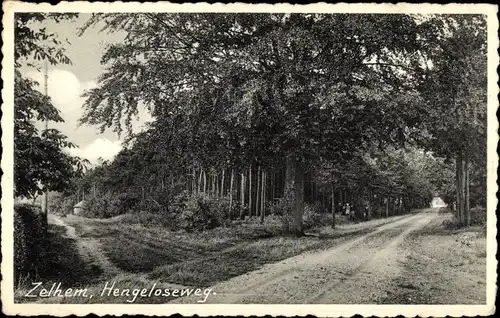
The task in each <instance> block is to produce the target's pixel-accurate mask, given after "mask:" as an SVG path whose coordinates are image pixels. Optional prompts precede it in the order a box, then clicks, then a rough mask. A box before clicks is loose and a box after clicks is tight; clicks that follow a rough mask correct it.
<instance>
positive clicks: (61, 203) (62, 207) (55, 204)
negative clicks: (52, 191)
mask: <svg viewBox="0 0 500 318" xmlns="http://www.w3.org/2000/svg"><path fill="white" fill-rule="evenodd" d="M77 203H78V202H77V200H76V198H75V197H74V196H65V195H63V194H61V193H57V194H56V195H53V196H52V197H51V198H50V201H49V211H50V213H53V214H58V215H62V216H66V215H68V214H71V213H72V212H73V206H74V205H75V204H77Z"/></svg>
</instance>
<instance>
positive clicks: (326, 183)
mask: <svg viewBox="0 0 500 318" xmlns="http://www.w3.org/2000/svg"><path fill="white" fill-rule="evenodd" d="M98 21H104V28H103V31H107V32H116V31H118V30H120V31H125V32H126V34H127V35H126V37H125V40H124V41H123V42H121V43H116V44H113V45H111V46H110V47H109V48H108V49H107V51H106V52H105V53H104V55H103V57H102V63H103V64H104V65H106V71H105V72H104V74H103V75H102V76H101V77H100V79H99V85H98V87H96V88H94V89H92V90H90V91H89V92H88V93H87V95H86V98H87V99H86V103H85V114H84V116H83V118H82V119H81V122H82V123H86V124H94V125H99V126H100V127H101V129H106V128H113V129H114V130H115V131H116V132H118V133H122V132H123V131H124V130H125V131H126V132H130V131H131V121H132V118H133V117H134V116H135V115H137V113H138V109H139V108H140V107H145V108H147V109H148V110H149V111H150V112H151V114H152V115H153V117H154V119H155V120H154V122H153V123H152V124H151V126H150V127H149V128H148V130H147V131H146V132H145V133H143V134H140V135H137V136H133V139H134V140H135V141H134V142H132V146H131V147H130V148H129V149H126V150H124V151H122V153H121V154H120V155H119V156H118V157H117V160H115V162H113V163H112V164H111V167H112V166H114V165H118V163H120V162H121V163H122V164H123V165H125V166H130V167H132V166H134V167H135V168H134V169H132V171H136V172H137V171H141V172H142V174H141V175H140V177H139V176H133V175H129V177H131V178H132V179H133V180H136V181H134V182H137V180H138V178H141V180H143V181H141V182H140V184H147V183H148V182H151V179H148V178H149V177H147V176H151V178H153V179H154V180H160V179H161V183H162V184H164V183H165V181H166V180H167V179H168V180H171V181H172V180H181V179H182V180H184V182H186V184H189V185H188V186H187V187H188V188H189V189H190V190H191V191H193V192H195V190H196V189H198V190H199V189H201V188H203V189H205V188H206V183H207V182H208V183H209V187H208V188H210V183H213V184H212V188H215V189H217V187H219V188H222V190H223V189H224V188H226V189H227V188H230V192H229V195H230V197H231V200H232V196H233V189H237V192H238V199H239V200H240V201H241V204H242V208H243V207H244V206H245V204H249V207H248V208H249V211H248V213H249V214H250V215H252V213H253V212H254V211H255V212H256V213H257V212H258V211H259V208H258V203H256V202H254V199H256V200H259V199H260V200H261V202H262V200H263V199H262V198H268V197H269V194H267V195H261V194H260V192H259V191H261V190H262V186H261V183H262V182H264V185H265V183H266V182H268V183H270V184H271V185H267V187H268V188H269V189H268V190H269V192H270V193H273V195H272V199H274V192H275V191H277V192H280V191H281V192H282V195H284V196H291V200H292V205H293V209H292V210H293V222H292V224H291V227H290V230H291V231H292V232H295V233H297V234H299V233H301V232H302V228H301V226H302V225H301V222H302V212H303V204H304V196H306V199H307V196H308V194H307V193H306V194H305V191H306V192H307V191H309V190H310V191H312V193H313V194H312V196H313V197H314V191H316V190H315V187H316V185H310V186H308V185H306V188H304V184H305V183H308V181H307V180H309V179H311V178H312V179H314V180H315V181H314V184H317V185H319V184H322V185H323V186H322V187H323V189H322V190H321V191H323V192H330V191H331V193H332V196H331V201H335V195H336V194H338V193H339V191H340V192H342V191H343V190H339V187H340V188H344V189H349V192H351V196H353V197H356V198H357V200H358V201H362V200H361V199H363V198H366V200H367V201H374V200H375V198H377V199H376V200H375V201H378V203H379V204H380V205H383V204H384V202H385V204H386V205H387V206H388V205H389V203H390V202H392V203H394V204H398V205H399V206H400V207H402V206H406V207H407V208H409V207H415V206H422V205H423V204H424V205H425V204H426V203H427V202H429V201H430V199H431V198H432V195H434V194H435V192H440V191H441V192H443V193H444V192H446V193H449V191H445V190H443V189H445V188H446V187H445V186H444V185H445V184H447V185H449V182H447V181H444V180H433V174H432V173H431V172H429V171H434V172H435V171H437V170H439V169H445V168H444V167H445V165H446V164H445V162H444V161H443V160H442V159H440V158H435V155H434V156H433V155H431V154H430V153H427V152H426V151H433V152H435V154H437V155H439V156H443V157H446V158H448V159H453V158H454V155H453V154H455V153H456V152H457V151H465V150H464V149H465V148H467V152H468V153H472V152H474V154H477V158H484V151H480V150H478V151H475V150H473V148H472V147H473V146H472V144H474V142H475V141H477V140H478V139H481V138H483V137H484V129H483V127H484V126H483V125H482V122H483V121H484V118H485V110H484V108H482V107H483V106H484V102H485V100H484V98H485V96H484V95H483V94H482V93H483V92H482V91H481V89H478V88H477V87H486V86H485V85H484V76H483V74H484V70H485V66H484V61H483V57H484V56H485V55H484V52H483V50H484V45H485V44H484V43H485V41H484V27H483V24H484V21H483V20H482V19H481V17H478V16H470V17H457V16H445V15H441V16H413V15H395V14H394V15H373V14H208V13H201V14H182V13H134V14H121V13H119V14H96V15H94V16H93V17H92V18H91V19H90V20H89V21H88V22H87V24H86V25H85V26H84V27H83V28H82V32H84V31H85V29H86V28H88V27H90V26H93V25H95V24H96V23H97V22H98ZM464 41H465V42H466V43H467V44H466V45H465V46H462V43H463V42H464ZM482 72H483V73H482ZM469 115H472V116H473V117H472V118H474V120H473V121H472V123H470V121H469V119H470V117H469ZM466 123H468V124H466ZM471 130H473V133H472V134H467V133H466V132H468V131H471ZM476 144H477V142H476ZM480 144H481V145H480V146H478V147H483V149H484V143H482V142H481V143H480ZM410 145H414V146H410ZM415 146H417V147H423V148H424V149H425V150H424V151H422V150H419V149H416V148H415ZM469 146H470V147H469ZM137 156H139V157H137ZM141 160H142V162H146V163H147V164H144V165H142V166H141ZM466 165H467V164H466ZM478 165H479V164H478ZM440 167H442V168H440ZM118 170H120V169H118ZM118 170H116V171H118ZM160 170H161V171H166V172H167V173H166V174H167V175H168V176H165V173H161V174H160V175H161V178H160V177H159V174H158V173H157V171H160ZM226 172H227V173H226ZM123 173H125V174H126V173H127V172H123ZM268 173H269V174H270V176H269V178H270V181H267V180H268V179H267V178H268V176H267V174H268ZM207 174H208V177H207ZM282 174H284V176H282V177H283V178H282V179H280V178H281V177H280V176H281V175H282ZM120 175H121V174H120ZM229 175H230V176H231V177H230V181H229V180H228V178H229ZM123 177H124V178H129V177H125V175H124V176H123ZM441 177H443V178H445V177H449V174H446V173H443V174H441ZM132 179H126V180H127V181H124V182H125V183H127V182H130V180H132ZM275 179H276V180H281V184H280V186H276V185H277V184H278V183H279V182H278V181H276V180H275ZM262 180H264V181H262ZM431 181H435V182H437V183H438V185H435V184H432V185H431V184H430V182H431ZM233 182H234V184H233ZM236 183H237V184H238V185H236ZM201 184H204V186H203V187H202V186H201ZM273 184H274V185H273ZM467 184H468V183H467ZM259 187H261V188H259ZM309 187H311V189H309ZM329 187H333V188H332V189H331V190H330V189H329ZM259 189H260V190H259ZM335 189H337V190H335ZM143 191H144V190H143ZM343 192H345V191H343ZM222 193H223V194H224V191H222ZM247 195H248V197H247ZM345 196H346V194H344V196H343V197H344V200H345ZM363 200H364V199H363ZM332 206H333V204H332ZM362 206H365V204H364V203H363V202H359V203H358V207H357V210H358V211H361V210H362V208H361V207H362ZM242 211H243V210H242ZM242 213H243V212H242Z"/></svg>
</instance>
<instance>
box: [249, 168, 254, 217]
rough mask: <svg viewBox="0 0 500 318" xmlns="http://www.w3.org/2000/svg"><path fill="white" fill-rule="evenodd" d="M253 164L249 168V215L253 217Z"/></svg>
mask: <svg viewBox="0 0 500 318" xmlns="http://www.w3.org/2000/svg"><path fill="white" fill-rule="evenodd" d="M253 201H254V200H253V193H252V164H250V167H248V214H249V215H250V217H253V211H254V208H253Z"/></svg>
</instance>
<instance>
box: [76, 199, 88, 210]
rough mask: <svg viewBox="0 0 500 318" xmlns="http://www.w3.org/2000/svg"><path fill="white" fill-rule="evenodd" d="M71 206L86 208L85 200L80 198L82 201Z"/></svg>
mask: <svg viewBox="0 0 500 318" xmlns="http://www.w3.org/2000/svg"><path fill="white" fill-rule="evenodd" d="M73 207H74V208H86V207H87V202H85V200H82V201H80V202H78V203H77V204H75V205H74V206H73Z"/></svg>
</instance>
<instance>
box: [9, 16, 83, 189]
mask: <svg viewBox="0 0 500 318" xmlns="http://www.w3.org/2000/svg"><path fill="white" fill-rule="evenodd" d="M69 17H70V16H65V18H69ZM47 18H53V19H55V20H56V21H57V20H59V19H61V18H63V17H61V16H58V15H45V14H37V13H33V14H32V13H22V14H21V13H19V14H16V27H15V36H16V41H15V43H16V47H15V65H16V67H19V66H20V65H21V64H22V63H27V65H32V64H31V62H29V58H30V57H31V55H34V58H35V59H36V60H40V59H46V60H48V61H49V62H50V63H54V64H55V63H58V62H62V63H69V60H68V58H67V57H66V56H65V55H64V54H63V50H62V49H61V48H60V47H58V46H59V44H60V42H59V41H58V40H57V39H56V37H55V35H54V34H48V33H47V32H46V30H45V29H44V28H41V29H35V27H34V26H33V22H34V21H43V20H44V19H47ZM47 41H49V42H47ZM52 42H53V43H52ZM47 43H50V44H47ZM36 86H37V83H36V82H34V81H32V80H30V79H27V78H25V77H23V76H22V74H21V73H20V72H19V71H18V70H17V69H16V71H15V77H14V152H15V167H14V184H15V195H16V196H24V197H33V196H35V195H37V194H39V193H41V192H42V191H43V190H44V189H49V190H53V191H65V190H67V189H68V188H69V186H70V180H72V178H73V176H74V175H75V174H78V173H81V172H83V169H84V164H85V163H86V161H83V160H80V159H79V158H76V157H72V156H70V155H68V154H67V153H66V152H65V149H67V148H73V147H75V145H74V144H73V143H71V142H69V141H68V140H67V137H66V136H64V135H63V134H61V133H60V132H59V131H58V130H56V129H47V130H43V131H42V132H41V133H40V132H39V131H38V129H37V128H36V127H35V121H39V122H40V121H46V122H48V121H53V122H62V121H63V119H62V117H61V116H60V114H59V111H58V110H57V109H56V108H55V107H54V106H53V105H52V103H51V101H50V98H48V97H46V96H44V95H42V94H41V93H40V92H38V91H37V90H36Z"/></svg>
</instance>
